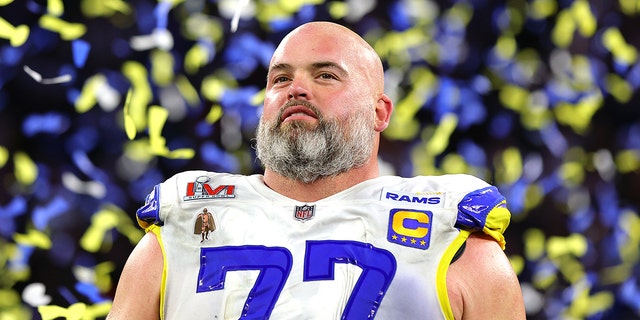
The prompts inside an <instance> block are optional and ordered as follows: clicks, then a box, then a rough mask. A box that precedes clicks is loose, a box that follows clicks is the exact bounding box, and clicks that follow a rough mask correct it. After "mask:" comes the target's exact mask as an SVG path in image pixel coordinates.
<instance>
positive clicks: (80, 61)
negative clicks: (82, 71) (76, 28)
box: [71, 39, 91, 68]
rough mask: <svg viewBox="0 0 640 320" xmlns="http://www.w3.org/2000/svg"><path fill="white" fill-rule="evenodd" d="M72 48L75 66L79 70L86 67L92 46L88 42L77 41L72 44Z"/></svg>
mask: <svg viewBox="0 0 640 320" xmlns="http://www.w3.org/2000/svg"><path fill="white" fill-rule="evenodd" d="M71 47H72V49H73V64H74V65H75V66H76V67H78V68H82V67H84V64H85V63H86V62H87V57H88V56H89V51H90V50H91V45H90V44H89V43H88V42H86V41H83V40H80V39H77V40H74V41H72V42H71Z"/></svg>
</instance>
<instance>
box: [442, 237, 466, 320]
mask: <svg viewBox="0 0 640 320" xmlns="http://www.w3.org/2000/svg"><path fill="white" fill-rule="evenodd" d="M470 234H471V231H468V230H460V234H458V237H456V239H455V240H453V242H452V243H451V244H450V245H449V247H448V248H447V249H446V250H445V252H444V254H443V255H442V259H440V264H439V265H438V271H437V273H436V290H437V292H438V301H440V309H442V312H443V313H444V318H445V319H447V320H454V317H453V309H452V308H451V301H449V292H448V290H447V271H448V270H449V265H450V264H451V260H453V256H455V254H456V252H458V250H459V249H460V247H462V244H463V243H464V242H465V241H466V240H467V238H469V235H470Z"/></svg>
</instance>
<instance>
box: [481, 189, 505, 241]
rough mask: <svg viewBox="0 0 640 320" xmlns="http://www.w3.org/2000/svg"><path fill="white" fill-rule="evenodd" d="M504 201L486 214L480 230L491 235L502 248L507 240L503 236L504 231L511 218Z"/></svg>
mask: <svg viewBox="0 0 640 320" xmlns="http://www.w3.org/2000/svg"><path fill="white" fill-rule="evenodd" d="M505 203H506V201H502V202H501V203H499V204H498V205H497V206H495V207H494V208H493V209H492V210H491V211H490V212H489V214H488V215H487V220H486V222H485V224H484V228H483V229H482V232H484V233H486V234H487V235H489V236H491V237H492V238H493V239H495V240H496V241H497V242H498V243H499V244H500V247H501V248H502V250H504V249H505V247H506V244H507V241H506V240H505V238H504V231H505V230H506V229H507V227H508V226H509V222H510V220H511V212H509V209H507V208H506V206H505Z"/></svg>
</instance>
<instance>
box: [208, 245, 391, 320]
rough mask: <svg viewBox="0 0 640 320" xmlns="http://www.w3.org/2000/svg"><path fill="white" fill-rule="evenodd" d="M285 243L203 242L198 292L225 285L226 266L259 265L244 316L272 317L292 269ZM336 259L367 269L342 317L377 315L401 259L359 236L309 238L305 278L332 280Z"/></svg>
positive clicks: (237, 268) (244, 267)
mask: <svg viewBox="0 0 640 320" xmlns="http://www.w3.org/2000/svg"><path fill="white" fill-rule="evenodd" d="M292 261H293V258H292V256H291V252H290V251H289V250H288V249H287V248H284V247H265V246H228V247H214V248H202V249H201V258H200V273H199V275H198V287H197V292H207V291H215V290H222V289H224V281H225V276H226V273H227V272H231V271H242V270H257V271H259V275H258V278H257V279H256V282H255V284H254V285H253V288H252V289H251V291H250V292H249V295H248V297H247V299H246V300H245V303H244V309H243V310H242V315H241V317H240V319H267V318H269V316H270V315H271V312H272V311H273V307H274V306H275V304H276V302H277V300H278V297H279V296H280V292H282V288H283V287H284V284H285V282H286V281H287V278H288V277H289V273H290V271H291V267H292ZM336 263H348V264H354V265H357V266H359V267H360V268H362V273H361V274H360V278H359V279H358V281H357V283H356V285H355V286H354V288H353V291H352V293H351V296H350V297H349V300H348V301H347V304H346V306H345V309H344V310H343V312H342V317H341V318H342V319H373V318H374V317H375V313H376V312H377V311H378V307H379V306H380V303H381V302H382V298H383V297H384V295H385V293H386V291H387V288H389V285H390V284H391V280H393V277H394V275H395V272H396V260H395V258H394V257H393V255H392V254H391V253H390V252H389V251H387V250H384V249H379V248H376V247H374V246H372V245H370V244H366V243H362V242H356V241H307V246H306V251H305V258H304V276H303V281H319V280H333V279H334V269H335V264H336Z"/></svg>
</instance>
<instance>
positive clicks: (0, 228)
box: [0, 196, 27, 239]
mask: <svg viewBox="0 0 640 320" xmlns="http://www.w3.org/2000/svg"><path fill="white" fill-rule="evenodd" d="M26 211H27V201H26V200H25V198H24V197H20V196H19V197H15V198H13V199H11V202H9V203H8V204H7V205H5V206H3V207H0V235H2V236H3V237H5V238H7V239H8V238H11V235H12V234H13V233H15V232H16V224H15V221H14V220H13V219H14V218H15V217H17V216H20V215H23V214H25V212H26Z"/></svg>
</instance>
